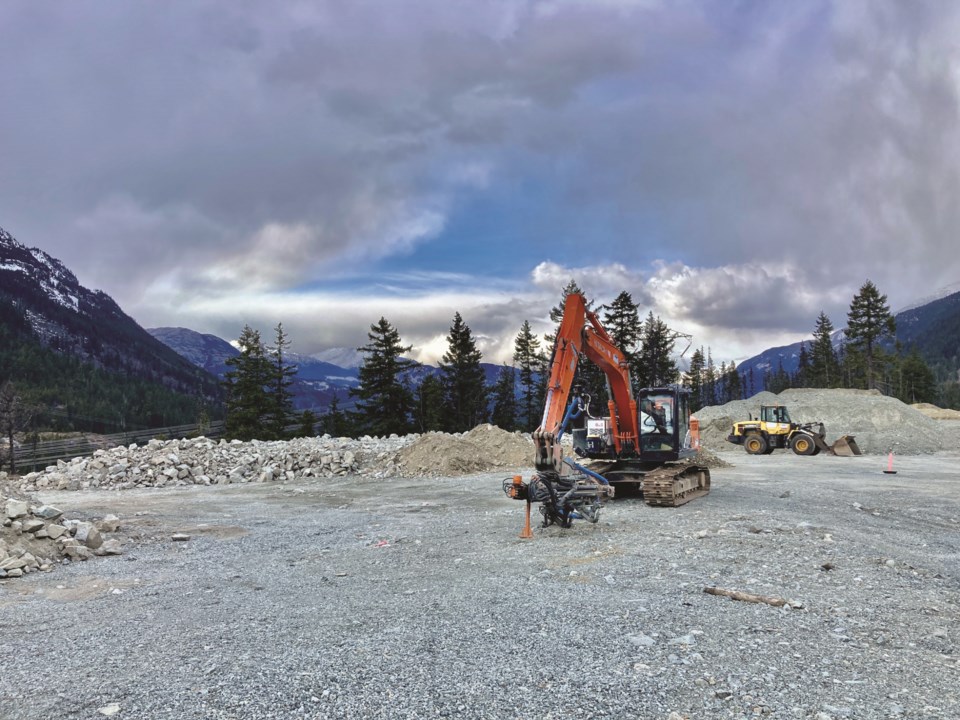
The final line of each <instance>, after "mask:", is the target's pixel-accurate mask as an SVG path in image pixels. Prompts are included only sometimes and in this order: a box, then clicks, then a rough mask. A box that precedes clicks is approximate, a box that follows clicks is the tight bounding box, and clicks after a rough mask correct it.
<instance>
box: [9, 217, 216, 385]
mask: <svg viewBox="0 0 960 720" xmlns="http://www.w3.org/2000/svg"><path fill="white" fill-rule="evenodd" d="M0 300H3V301H5V302H7V303H9V304H10V306H11V307H12V308H13V309H14V311H15V312H16V313H17V314H22V316H23V317H25V318H26V320H27V323H28V325H29V330H30V332H31V334H32V335H33V337H35V338H36V340H38V341H39V342H40V344H41V345H42V346H43V347H45V348H48V349H50V350H52V351H54V352H56V353H58V354H60V355H66V356H70V357H74V358H78V359H79V360H82V361H84V362H87V363H89V364H91V365H93V366H94V367H97V368H101V369H104V370H107V371H111V372H117V373H121V374H125V375H129V376H133V377H138V378H142V379H145V380H149V381H151V382H155V383H157V384H160V385H163V386H164V387H167V388H169V389H171V390H174V391H177V392H182V393H189V394H197V393H201V394H204V395H206V396H207V397H210V398H214V397H217V396H219V394H220V389H219V387H218V385H217V382H216V380H215V378H213V377H211V376H210V375H209V374H208V373H205V372H202V371H199V370H198V369H197V367H196V366H195V364H192V363H189V362H187V361H186V360H185V359H184V358H183V357H181V356H180V355H179V354H177V353H175V352H172V351H171V350H170V348H169V347H167V346H166V345H165V344H163V343H162V342H159V341H158V340H156V339H155V338H154V337H153V336H152V335H150V333H148V332H147V331H146V330H144V329H143V328H142V327H140V326H139V325H138V324H137V323H136V321H134V320H133V318H131V317H130V316H128V315H126V314H125V313H124V312H123V311H122V310H121V309H120V307H119V306H118V305H117V303H116V302H114V301H113V299H112V298H111V297H110V296H109V295H107V294H106V293H104V292H102V291H100V290H88V289H87V288H85V287H83V286H82V285H80V283H79V282H78V281H77V277H76V276H75V275H74V274H73V273H72V272H70V270H68V269H67V268H66V267H65V266H64V265H63V263H61V262H60V261H59V260H57V259H56V258H53V257H51V256H50V255H48V254H47V253H45V252H44V251H43V250H39V249H37V248H27V247H26V246H24V245H21V244H20V243H19V242H17V240H15V239H14V238H13V236H12V235H10V233H8V232H6V231H4V230H3V229H2V228H0Z"/></svg>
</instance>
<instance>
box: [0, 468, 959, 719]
mask: <svg viewBox="0 0 960 720" xmlns="http://www.w3.org/2000/svg"><path fill="white" fill-rule="evenodd" d="M725 459H727V460H732V461H733V462H735V463H736V466H735V467H732V468H724V469H718V470H715V471H714V473H713V476H714V480H713V491H712V492H711V494H710V495H709V496H708V497H706V498H703V499H701V500H698V501H696V502H695V503H692V504H690V505H688V506H686V507H683V508H678V509H655V508H650V507H647V506H646V505H644V504H643V503H642V501H640V500H637V499H618V500H616V501H614V502H613V503H611V504H610V505H608V506H607V508H605V510H604V511H603V514H602V516H601V520H600V523H598V524H597V525H590V524H586V523H579V524H576V525H575V526H574V527H573V528H572V529H571V530H559V529H557V528H548V529H545V530H539V529H538V530H535V536H536V537H535V539H533V540H528V541H523V540H520V539H518V537H517V534H518V532H519V530H520V528H521V523H522V514H523V513H522V508H523V505H522V504H521V503H517V502H514V501H511V500H508V499H507V498H505V497H504V496H503V495H502V493H501V490H500V482H501V480H502V478H503V477H504V475H505V473H496V474H483V475H473V476H469V477H461V478H445V479H444V478H441V479H403V480H377V479H372V478H337V479H328V480H311V481H303V482H296V483H287V484H279V483H275V484H263V485H240V486H234V485H230V486H223V487H197V486H189V487H181V488H171V489H157V490H135V491H125V492H115V491H99V492H95V491H91V492H59V493H44V494H42V495H41V497H42V499H43V500H45V501H47V502H50V503H52V504H55V505H57V506H58V507H61V508H63V509H65V510H73V511H81V512H83V513H86V514H92V515H94V516H97V515H100V516H102V515H104V514H106V513H115V514H117V515H119V516H120V517H121V519H122V520H123V521H124V527H125V532H126V538H125V547H126V548H127V552H126V554H125V555H123V556H121V557H117V558H99V559H96V560H92V561H89V562H84V563H79V562H77V563H74V564H72V565H68V566H60V567H57V568H56V569H55V570H54V571H53V572H51V573H34V574H31V575H29V576H27V577H24V578H21V579H19V580H8V581H0V627H2V634H0V718H3V719H4V720H21V719H24V720H25V719H27V718H31V719H33V718H98V717H100V718H102V717H104V716H105V715H109V714H113V716H115V717H117V718H121V719H123V718H145V719H151V720H152V719H164V718H178V719H187V718H432V717H462V718H561V717H563V718H571V717H572V718H597V717H610V718H659V719H663V720H667V719H668V718H672V719H673V720H677V719H678V718H690V719H691V720H692V719H697V720H700V719H702V718H753V717H770V718H814V719H815V720H826V719H827V718H861V719H867V718H944V719H946V718H957V717H960V667H958V656H960V651H958V647H957V643H958V641H960V623H958V619H960V473H958V471H957V467H958V461H960V454H957V453H940V454H938V455H934V456H913V457H904V458H898V459H897V465H896V467H895V469H896V470H897V471H898V474H896V475H886V474H884V473H883V472H882V470H884V469H885V468H886V457H878V456H863V457H859V458H835V457H828V456H824V455H820V456H817V457H812V458H800V457H796V456H794V455H792V454H790V453H781V452H778V453H776V454H774V455H770V456H759V457H754V456H748V455H746V454H745V453H742V454H739V455H727V456H726V458H725ZM174 532H185V533H188V534H189V535H190V536H191V539H190V540H189V541H187V542H173V541H171V539H170V538H171V535H172V533H174ZM707 586H719V587H722V588H727V589H731V590H741V591H745V592H750V593H758V594H762V595H775V596H780V597H783V598H786V599H788V600H791V601H794V602H796V603H799V604H802V606H803V607H802V608H801V609H791V608H789V607H787V608H776V607H772V606H770V605H766V604H755V603H748V602H740V601H734V600H729V599H727V598H723V597H715V596H713V595H708V594H705V593H704V592H703V590H704V588H705V587H707Z"/></svg>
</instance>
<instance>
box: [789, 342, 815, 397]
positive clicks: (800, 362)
mask: <svg viewBox="0 0 960 720" xmlns="http://www.w3.org/2000/svg"><path fill="white" fill-rule="evenodd" d="M809 378H810V353H808V352H807V344H806V343H805V342H804V341H803V340H801V341H800V356H799V357H798V358H797V371H796V372H795V373H794V374H793V380H792V381H791V384H792V385H793V387H801V388H802V387H809V385H808V383H809V382H810V380H809Z"/></svg>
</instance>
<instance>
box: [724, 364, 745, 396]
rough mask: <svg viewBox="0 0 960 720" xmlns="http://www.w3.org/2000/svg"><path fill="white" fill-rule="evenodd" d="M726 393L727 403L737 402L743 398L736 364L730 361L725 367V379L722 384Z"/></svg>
mask: <svg viewBox="0 0 960 720" xmlns="http://www.w3.org/2000/svg"><path fill="white" fill-rule="evenodd" d="M724 386H725V388H726V393H727V402H730V401H731V400H739V399H740V398H741V397H742V396H743V384H742V383H741V380H740V372H739V371H738V370H737V364H736V363H735V362H734V361H733V360H731V361H730V364H729V365H728V366H727V379H726V381H725V382H724Z"/></svg>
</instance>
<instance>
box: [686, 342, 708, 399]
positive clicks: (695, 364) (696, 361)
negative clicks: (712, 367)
mask: <svg viewBox="0 0 960 720" xmlns="http://www.w3.org/2000/svg"><path fill="white" fill-rule="evenodd" d="M705 368H706V361H705V360H704V357H703V348H702V347H700V348H697V349H696V350H694V351H693V355H692V356H691V358H690V370H689V371H688V372H687V382H686V385H687V387H688V388H690V406H691V407H690V409H691V410H692V411H693V412H696V411H697V410H699V409H700V408H702V407H703V406H704V392H703V380H704V371H705Z"/></svg>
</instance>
